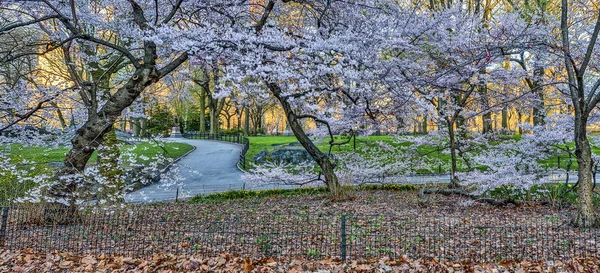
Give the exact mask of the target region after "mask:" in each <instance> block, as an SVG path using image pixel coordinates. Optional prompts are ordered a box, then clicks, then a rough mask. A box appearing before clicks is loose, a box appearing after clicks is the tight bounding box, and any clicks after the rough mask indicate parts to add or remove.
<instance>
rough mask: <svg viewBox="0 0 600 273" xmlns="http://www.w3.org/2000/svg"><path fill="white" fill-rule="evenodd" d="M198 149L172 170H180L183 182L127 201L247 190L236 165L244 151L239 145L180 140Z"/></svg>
mask: <svg viewBox="0 0 600 273" xmlns="http://www.w3.org/2000/svg"><path fill="white" fill-rule="evenodd" d="M177 142H182V143H187V144H190V145H193V146H194V147H196V150H194V151H193V152H191V153H190V154H188V155H187V156H186V157H184V158H183V159H181V160H180V161H179V162H177V163H176V164H175V165H174V166H172V167H171V168H172V169H175V168H178V169H179V170H180V171H181V176H182V177H181V179H182V181H181V182H179V183H177V185H169V184H167V183H164V182H159V183H157V184H154V185H150V186H148V187H144V188H142V189H140V190H137V191H135V192H132V193H130V194H127V195H126V196H125V200H126V201H127V202H133V203H139V202H156V201H169V200H174V199H175V197H176V195H177V192H178V190H179V197H180V198H185V197H191V196H194V195H197V194H205V193H211V192H219V191H226V190H230V189H242V188H244V182H243V181H242V179H241V175H242V171H240V170H239V169H238V168H237V162H238V159H239V156H240V152H241V150H242V146H241V145H239V144H232V143H226V142H220V141H212V140H192V139H183V138H182V139H177Z"/></svg>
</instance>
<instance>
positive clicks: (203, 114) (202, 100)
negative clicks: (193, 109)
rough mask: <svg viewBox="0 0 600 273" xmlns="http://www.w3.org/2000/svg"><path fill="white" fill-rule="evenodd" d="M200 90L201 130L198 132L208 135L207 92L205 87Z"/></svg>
mask: <svg viewBox="0 0 600 273" xmlns="http://www.w3.org/2000/svg"><path fill="white" fill-rule="evenodd" d="M200 88H201V90H200V128H198V132H199V133H201V134H204V133H206V91H205V90H204V87H200Z"/></svg>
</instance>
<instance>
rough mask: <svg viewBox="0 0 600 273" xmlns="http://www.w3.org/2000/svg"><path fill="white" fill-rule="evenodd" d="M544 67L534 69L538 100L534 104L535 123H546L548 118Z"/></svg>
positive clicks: (534, 83)
mask: <svg viewBox="0 0 600 273" xmlns="http://www.w3.org/2000/svg"><path fill="white" fill-rule="evenodd" d="M543 77H544V68H543V67H541V66H536V67H535V68H534V70H533V87H532V89H534V93H535V94H536V95H537V99H538V101H536V102H535V104H534V106H533V125H544V124H545V119H546V109H545V108H544V89H543V88H542V87H541V86H542V84H543Z"/></svg>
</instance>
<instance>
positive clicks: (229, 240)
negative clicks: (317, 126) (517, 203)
mask: <svg viewBox="0 0 600 273" xmlns="http://www.w3.org/2000/svg"><path fill="white" fill-rule="evenodd" d="M0 211H2V212H3V213H2V219H3V220H2V226H1V228H0V242H2V244H3V245H4V247H6V248H9V249H15V250H17V249H33V250H37V251H53V250H60V251H69V252H73V253H79V254H82V255H83V254H120V255H132V256H151V255H154V254H156V253H159V252H163V253H174V254H201V253H202V254H218V253H223V252H228V253H232V254H237V255H243V256H252V257H266V256H278V257H296V256H304V257H308V258H314V259H324V258H328V257H332V258H340V259H362V258H371V257H378V258H380V257H390V258H398V257H402V256H407V257H409V258H438V259H440V260H465V259H469V260H472V261H497V260H508V259H509V260H521V259H525V260H565V259H571V258H573V257H594V258H598V257H600V252H599V251H600V241H598V238H600V237H599V235H600V232H599V229H583V228H574V227H571V226H570V225H569V224H568V219H567V217H563V216H544V217H503V216H492V215H471V216H469V215H465V216H437V215H436V216H426V215H416V214H398V215H331V214H317V213H308V212H302V211H298V212H294V213H286V214H284V213H282V214H265V213H261V212H256V211H244V212H233V213H222V214H214V213H213V214H208V213H205V212H204V211H202V210H193V209H189V208H187V209H180V210H177V209H173V208H170V209H169V208H162V209H156V208H154V209H151V208H147V209H146V208H145V207H136V208H135V209H118V210H102V211H91V210H81V211H77V212H76V213H75V214H69V213H71V212H69V211H68V210H64V211H62V212H60V210H58V211H59V213H58V214H57V215H62V216H65V215H71V216H70V217H59V218H61V219H59V220H57V222H52V221H49V220H48V219H47V218H48V217H45V216H47V215H45V213H47V212H48V210H46V209H45V208H43V207H39V206H35V207H10V208H9V207H4V208H2V209H0ZM52 211H53V212H57V210H56V209H54V210H52ZM5 212H6V213H5ZM61 213H62V214H61ZM65 219H69V220H70V221H69V222H68V223H64V220H65Z"/></svg>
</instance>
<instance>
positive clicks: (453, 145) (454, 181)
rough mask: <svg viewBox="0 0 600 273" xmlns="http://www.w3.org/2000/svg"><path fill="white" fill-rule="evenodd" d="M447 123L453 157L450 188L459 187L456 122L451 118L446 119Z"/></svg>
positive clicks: (451, 155)
mask: <svg viewBox="0 0 600 273" xmlns="http://www.w3.org/2000/svg"><path fill="white" fill-rule="evenodd" d="M446 124H447V125H448V138H449V141H450V157H451V167H450V184H449V185H448V187H449V188H458V187H459V185H458V177H456V172H457V161H458V159H457V156H456V135H455V132H454V122H452V121H450V120H448V119H447V120H446Z"/></svg>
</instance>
